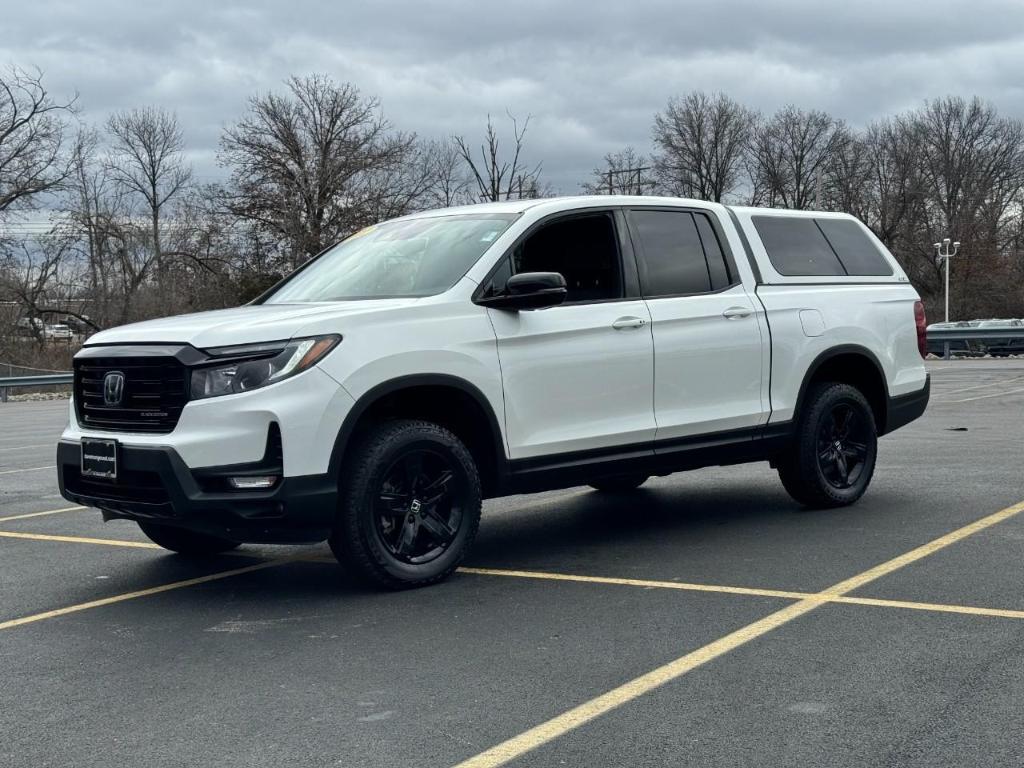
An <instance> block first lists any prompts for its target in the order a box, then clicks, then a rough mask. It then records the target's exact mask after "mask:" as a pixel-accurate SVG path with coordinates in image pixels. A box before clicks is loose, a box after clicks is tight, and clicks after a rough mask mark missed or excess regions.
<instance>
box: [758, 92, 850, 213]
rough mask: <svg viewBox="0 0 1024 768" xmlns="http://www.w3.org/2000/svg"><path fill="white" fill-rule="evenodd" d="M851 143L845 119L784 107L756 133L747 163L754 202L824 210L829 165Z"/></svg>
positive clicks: (759, 127)
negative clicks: (824, 191)
mask: <svg viewBox="0 0 1024 768" xmlns="http://www.w3.org/2000/svg"><path fill="white" fill-rule="evenodd" d="M849 139H850V134H849V132H848V131H847V130H846V127H845V126H844V125H843V123H842V121H840V120H836V119H835V118H834V117H832V116H831V115H829V114H827V113H825V112H819V111H817V110H813V109H812V110H808V111H804V110H802V109H798V108H797V107H794V106H792V105H790V106H787V107H783V108H782V109H780V110H779V111H778V112H776V113H775V114H774V115H772V117H771V118H770V119H768V120H767V121H765V122H763V123H761V124H760V125H758V127H757V128H756V130H755V131H754V139H753V143H752V148H751V153H750V157H749V161H748V162H749V166H750V168H749V170H750V175H751V180H752V195H751V197H752V202H754V204H759V205H767V206H771V207H776V206H778V207H783V208H798V209H807V208H814V207H821V206H822V204H823V190H824V184H825V180H826V175H827V173H828V169H829V163H830V162H832V161H833V159H834V158H835V156H836V155H837V154H838V153H839V152H840V150H842V149H843V148H844V147H845V145H846V143H847V142H848V141H849Z"/></svg>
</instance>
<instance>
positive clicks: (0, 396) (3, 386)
mask: <svg viewBox="0 0 1024 768" xmlns="http://www.w3.org/2000/svg"><path fill="white" fill-rule="evenodd" d="M72 383H74V374H73V373H71V372H70V371H69V372H68V373H50V374H46V375H44V376H6V377H3V376H0V403H6V402H7V395H8V390H10V389H15V388H17V387H42V386H46V385H49V384H72Z"/></svg>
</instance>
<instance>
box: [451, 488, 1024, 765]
mask: <svg viewBox="0 0 1024 768" xmlns="http://www.w3.org/2000/svg"><path fill="white" fill-rule="evenodd" d="M1021 511H1024V502H1021V503H1019V504H1015V505H1014V506H1012V507H1007V508H1006V509H1003V510H1000V511H999V512H996V513H995V514H992V515H989V516H987V517H983V518H981V519H980V520H977V521H975V522H973V523H971V524H970V525H966V526H964V527H963V528H959V529H957V530H956V531H953V532H952V533H948V534H946V535H945V536H941V537H939V538H938V539H935V540H934V541H931V542H929V543H927V544H924V545H922V546H920V547H917V548H916V549H912V550H911V551H910V552H907V553H905V554H903V555H900V556H899V557H894V558H893V559H891V560H887V561H886V562H884V563H882V564H881V565H877V566H875V567H874V568H870V569H868V570H866V571H864V572H863V573H859V574H857V575H856V576H853V577H851V578H849V579H846V580H844V581H841V582H839V583H838V584H835V585H833V586H832V587H830V588H828V589H825V590H822V591H821V592H819V593H817V594H814V595H811V596H810V597H807V598H806V599H803V600H801V601H800V602H797V603H794V604H793V605H790V606H787V607H785V608H783V609H781V610H779V611H775V612H774V613H772V614H770V615H768V616H766V617H765V618H763V619H759V620H758V621H755V622H753V623H752V624H748V625H747V626H745V627H742V628H740V629H738V630H736V631H735V632H730V633H729V634H728V635H726V636H725V637H721V638H719V639H718V640H715V641H713V642H711V643H708V644H707V645H705V646H703V647H701V648H698V649H697V650H695V651H692V652H690V653H688V654H686V655H685V656H681V657H680V658H678V659H676V660H675V661H671V662H669V663H668V664H665V665H664V666H661V667H658V668H657V669H655V670H652V671H651V672H648V673H646V674H644V675H641V676H640V677H637V678H634V679H633V680H630V681H629V682H627V683H625V684H623V685H620V686H619V687H618V688H615V689H613V690H611V691H608V692H607V693H604V694H601V695H600V696H598V697H596V698H593V699H591V700H590V701H586V702H584V703H582V704H580V705H579V706H576V707H573V708H572V709H570V710H568V711H567V712H563V713H562V714H561V715H558V716H556V717H553V718H552V719H550V720H548V721H547V722H544V723H541V724H540V725H537V726H535V727H533V728H531V729H530V730H528V731H525V732H524V733H521V734H519V735H518V736H514V737H512V738H511V739H508V740H507V741H503V742H502V743H500V744H498V745H496V746H493V747H491V748H490V749H488V750H486V751H484V752H481V753H480V754H478V755H475V756H473V757H471V758H469V759H468V760H465V761H463V762H461V763H459V764H458V765H457V766H456V768H496V767H497V766H500V765H504V764H505V763H508V762H509V761H511V760H515V759H516V758H518V757H521V756H522V755H524V754H526V753H527V752H530V751H532V750H534V749H536V748H537V747H540V746H542V745H543V744H547V743H548V742H550V741H552V740H553V739H556V738H559V737H560V736H563V735H565V734H566V733H568V732H569V731H572V730H574V729H576V728H579V727H580V726H581V725H583V724H585V723H587V722H590V721H591V720H593V719H594V718H596V717H599V716H600V715H603V714H605V713H607V712H610V711H611V710H613V709H616V708H618V707H621V706H622V705H623V704H626V703H627V702H630V701H633V700H634V699H636V698H638V697H640V696H643V695H644V694H645V693H648V692H650V691H652V690H654V689H655V688H659V687H660V686H662V685H665V684H666V683H668V682H671V681H672V680H676V679H678V678H679V677H681V676H683V675H685V674H686V673H687V672H690V671H691V670H693V669H696V668H697V667H700V666H701V665H703V664H706V663H708V662H709V661H712V660H713V659H716V658H718V657H719V656H722V655H723V654H725V653H728V652H729V651H732V650H735V649H736V648H739V647H740V646H742V645H745V644H747V643H749V642H750V641H751V640H754V639H756V638H758V637H761V636H762V635H764V634H766V633H768V632H771V631H772V630H773V629H777V628H778V627H781V626H782V625H784V624H788V623H789V622H791V621H793V620H794V619H796V618H799V617H800V616H803V615H804V614H806V613H808V612H810V611H813V610H814V609H815V608H817V607H818V606H820V605H823V604H824V603H826V602H831V601H835V599H836V598H838V597H842V596H843V595H844V594H845V593H847V592H852V591H853V590H855V589H859V588H860V587H862V586H864V585H865V584H868V583H870V582H872V581H874V580H876V579H879V578H881V577H883V576H886V575H888V574H890V573H893V572H894V571H897V570H899V569H900V568H904V567H906V566H907V565H910V564H911V563H914V562H916V561H918V560H921V559H922V558H925V557H927V556H928V555H931V554H934V553H935V552H938V551H939V550H941V549H944V548H945V547H948V546H950V545H951V544H954V543H956V542H958V541H962V540H963V539H966V538H967V537H968V536H972V535H974V534H976V533H978V532H979V531H983V530H985V529H986V528H989V527H991V526H993V525H996V524H997V523H1000V522H1002V521H1004V520H1007V519H1009V518H1011V517H1013V516H1014V515H1016V514H1018V513H1020V512H1021Z"/></svg>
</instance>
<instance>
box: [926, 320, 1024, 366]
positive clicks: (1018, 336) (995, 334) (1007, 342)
mask: <svg viewBox="0 0 1024 768" xmlns="http://www.w3.org/2000/svg"><path fill="white" fill-rule="evenodd" d="M985 342H997V343H996V344H989V343H985ZM940 344H941V345H942V346H941V350H942V352H941V353H942V356H943V357H944V358H946V359H949V357H950V356H951V355H952V354H954V353H960V354H984V353H986V352H987V353H989V354H992V355H1000V354H1003V355H1006V354H1014V355H1019V354H1024V328H1022V327H1019V326H1008V327H1006V328H978V327H977V326H973V327H965V328H929V329H928V346H929V348H930V349H932V350H936V349H937V347H938V345H940ZM936 354H939V352H938V351H936Z"/></svg>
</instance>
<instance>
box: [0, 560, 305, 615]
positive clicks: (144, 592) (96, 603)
mask: <svg viewBox="0 0 1024 768" xmlns="http://www.w3.org/2000/svg"><path fill="white" fill-rule="evenodd" d="M290 562H293V558H290V557H286V558H281V559H278V560H268V561H266V562H264V563H257V564H256V565H247V566H245V567H244V568H235V569H233V570H230V571H220V572H218V573H211V574H209V575H207V576H198V577H196V578H194V579H185V580H184V581H175V582H171V583H170V584H161V585H160V586H159V587H151V588H149V589H140V590H138V591H137V592H126V593H125V594H122V595H114V596H113V597H105V598H103V599H101V600H92V601H90V602H88V603H78V604H77V605H69V606H67V607H66V608H57V609H56V610H53V611H44V612H43V613H36V614H33V615H31V616H23V617H21V618H20V619H11V620H10V621H0V629H11V628H12V627H20V626H22V625H24V624H32V623H33V622H36V621H43V620H44V619H53V618H56V617H58V616H67V615H68V614H69V613H77V612H78V611H87V610H89V609H91V608H99V607H101V606H104V605H111V604H112V603H122V602H124V601H125V600H134V599H135V598H137V597H147V596H149V595H158V594H160V593H161V592H170V591H171V590H172V589H182V588H184V587H192V586H195V585H196V584H206V583H207V582H210V581H218V580H220V579H227V578H230V577H231V576H239V575H241V574H243V573H252V572H253V571H259V570H262V569H264V568H273V567H274V566H277V565H284V564H285V563H290Z"/></svg>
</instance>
